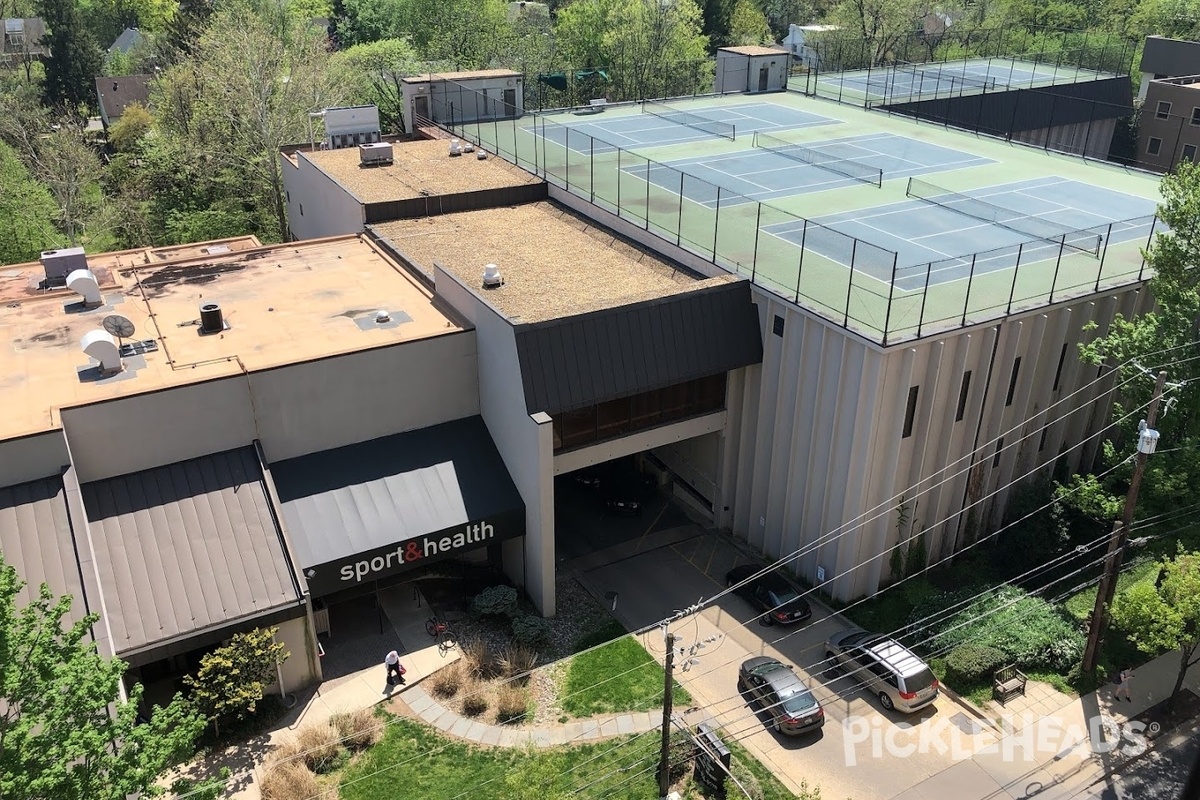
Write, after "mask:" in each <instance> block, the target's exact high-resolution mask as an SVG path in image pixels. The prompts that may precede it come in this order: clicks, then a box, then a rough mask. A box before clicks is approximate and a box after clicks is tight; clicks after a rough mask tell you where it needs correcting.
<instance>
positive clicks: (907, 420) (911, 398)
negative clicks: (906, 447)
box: [900, 386, 921, 439]
mask: <svg viewBox="0 0 1200 800" xmlns="http://www.w3.org/2000/svg"><path fill="white" fill-rule="evenodd" d="M920 389H921V387H920V386H913V387H911V388H910V389H909V390H908V408H906V409H905V410H904V433H902V434H901V435H900V438H901V439H907V438H908V437H910V436H912V432H913V422H914V421H915V420H916V417H917V393H918V392H919V391H920Z"/></svg>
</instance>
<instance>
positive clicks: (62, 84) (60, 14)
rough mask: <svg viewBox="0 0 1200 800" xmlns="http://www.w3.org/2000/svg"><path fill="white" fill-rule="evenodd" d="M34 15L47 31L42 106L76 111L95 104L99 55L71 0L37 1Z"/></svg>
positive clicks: (100, 61)
mask: <svg viewBox="0 0 1200 800" xmlns="http://www.w3.org/2000/svg"><path fill="white" fill-rule="evenodd" d="M37 10H38V15H39V16H40V17H41V18H42V19H43V20H44V21H45V23H46V28H47V32H46V35H45V36H44V37H43V39H42V42H43V44H44V45H45V46H46V47H48V48H49V50H50V55H49V56H48V57H47V58H46V61H45V64H46V79H45V81H44V82H43V84H42V95H43V98H44V101H45V103H46V105H48V106H50V107H52V108H58V109H62V110H64V111H65V112H67V113H71V114H77V113H79V110H80V109H81V108H86V109H91V108H93V107H94V106H95V105H96V85H95V83H94V82H93V81H94V79H95V77H96V76H97V75H99V74H100V67H101V63H102V60H103V59H102V56H101V53H100V48H99V47H98V46H97V45H96V40H95V38H94V37H93V36H92V32H91V30H90V29H89V28H88V26H87V25H86V24H85V22H84V19H83V15H82V14H81V13H80V12H79V7H78V6H77V5H76V4H75V2H74V0H38V6H37Z"/></svg>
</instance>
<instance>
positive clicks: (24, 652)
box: [0, 558, 204, 800]
mask: <svg viewBox="0 0 1200 800" xmlns="http://www.w3.org/2000/svg"><path fill="white" fill-rule="evenodd" d="M22 586H23V584H22V582H21V580H20V579H19V577H18V576H17V573H16V570H15V569H13V567H11V566H9V565H7V564H5V563H4V561H3V559H2V558H0V798H3V800H9V798H12V800H29V799H31V798H38V799H39V800H80V799H81V798H88V800H125V798H126V797H128V796H129V795H142V796H154V795H158V794H161V793H162V790H161V788H160V787H158V786H157V785H156V783H155V781H156V779H157V778H158V776H159V774H160V773H162V772H163V770H164V769H165V768H166V767H168V766H170V765H171V764H172V763H174V761H175V760H176V759H178V758H180V757H183V756H185V755H187V753H188V750H189V749H190V748H191V746H192V745H193V743H194V742H195V740H196V738H197V736H199V734H200V732H201V731H202V730H203V728H204V720H203V719H202V718H200V716H199V715H197V714H195V713H193V712H192V711H191V710H190V709H189V708H188V706H187V705H186V704H185V703H184V702H183V701H182V700H181V699H179V698H178V697H176V699H175V700H173V701H172V702H171V703H170V705H168V706H167V707H166V708H156V709H155V710H154V712H153V714H152V715H151V717H150V720H149V722H147V723H145V724H138V722H137V714H138V703H139V702H140V701H141V697H142V687H141V686H140V685H137V684H135V685H134V686H133V688H132V689H131V690H130V692H129V698H128V700H127V701H122V700H121V699H120V697H119V689H118V687H119V686H120V683H121V676H122V675H123V674H124V672H125V664H124V663H123V662H121V661H120V660H118V659H111V658H105V657H103V656H101V655H100V654H99V653H98V652H97V650H96V645H95V643H94V642H93V641H92V638H91V633H90V631H91V629H92V626H93V625H95V624H96V622H97V619H98V618H97V616H96V615H94V614H91V615H87V616H85V617H83V618H82V619H80V620H79V621H78V622H75V623H70V622H69V621H68V619H67V616H68V614H69V613H70V609H71V603H72V600H71V598H70V597H62V598H57V599H56V598H55V597H54V596H53V594H52V593H51V591H50V589H49V588H48V587H46V586H45V585H43V586H42V587H41V588H40V589H39V590H38V591H37V592H36V593H35V596H34V597H33V599H32V600H31V601H30V602H29V603H28V604H27V605H24V606H18V595H19V593H20V592H21V589H22Z"/></svg>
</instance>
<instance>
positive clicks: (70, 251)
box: [41, 247, 87, 283]
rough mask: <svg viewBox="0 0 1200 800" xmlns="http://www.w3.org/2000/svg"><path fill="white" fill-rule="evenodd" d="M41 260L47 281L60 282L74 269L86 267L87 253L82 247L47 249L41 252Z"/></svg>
mask: <svg viewBox="0 0 1200 800" xmlns="http://www.w3.org/2000/svg"><path fill="white" fill-rule="evenodd" d="M41 262H42V269H44V270H45V271H46V282H47V283H61V282H62V281H64V280H66V278H67V276H68V275H70V274H71V273H72V272H74V271H75V270H77V269H87V255H85V254H84V252H83V248H82V247H67V248H64V249H62V250H47V251H45V252H44V253H42V257H41Z"/></svg>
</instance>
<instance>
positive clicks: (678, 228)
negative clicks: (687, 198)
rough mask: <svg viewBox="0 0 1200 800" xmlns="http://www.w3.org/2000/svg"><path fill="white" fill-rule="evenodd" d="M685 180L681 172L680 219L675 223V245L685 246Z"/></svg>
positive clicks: (680, 171) (681, 171)
mask: <svg viewBox="0 0 1200 800" xmlns="http://www.w3.org/2000/svg"><path fill="white" fill-rule="evenodd" d="M683 180H684V172H683V170H679V218H678V219H677V220H676V221H675V244H677V245H679V246H680V247H682V246H683Z"/></svg>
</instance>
